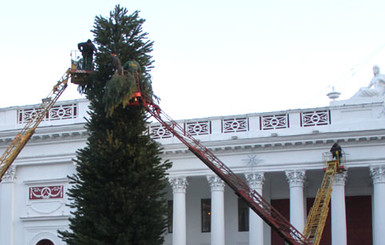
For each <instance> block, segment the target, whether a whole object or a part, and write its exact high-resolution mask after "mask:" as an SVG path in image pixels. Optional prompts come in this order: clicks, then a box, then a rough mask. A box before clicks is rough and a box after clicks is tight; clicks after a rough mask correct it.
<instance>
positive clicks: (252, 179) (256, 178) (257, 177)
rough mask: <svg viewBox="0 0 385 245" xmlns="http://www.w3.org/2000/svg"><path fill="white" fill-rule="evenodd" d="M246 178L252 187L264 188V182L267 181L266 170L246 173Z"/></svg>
mask: <svg viewBox="0 0 385 245" xmlns="http://www.w3.org/2000/svg"><path fill="white" fill-rule="evenodd" d="M245 178H246V180H247V184H248V185H249V186H250V189H252V190H256V189H262V187H263V183H264V181H265V173H264V172H252V173H245Z"/></svg>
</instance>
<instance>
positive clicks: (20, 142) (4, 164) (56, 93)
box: [0, 69, 70, 182]
mask: <svg viewBox="0 0 385 245" xmlns="http://www.w3.org/2000/svg"><path fill="white" fill-rule="evenodd" d="M69 78H70V69H68V70H67V71H66V72H65V73H64V75H63V76H62V78H61V79H60V80H59V81H58V82H57V83H56V84H55V86H54V87H53V88H52V90H51V92H50V93H49V95H48V96H47V97H46V98H44V99H43V100H42V103H41V105H40V106H39V107H38V108H37V109H36V114H34V115H33V116H31V118H29V120H28V122H27V123H26V124H25V126H24V128H23V129H22V130H21V131H20V132H19V133H18V134H17V135H16V136H15V138H14V139H13V141H12V142H11V144H10V145H9V146H8V148H7V149H6V150H5V152H4V153H3V155H2V156H1V158H0V182H1V179H2V178H3V176H4V174H5V172H6V171H7V170H8V168H9V167H10V166H11V165H12V163H13V161H14V160H15V159H16V157H17V156H18V155H19V153H20V152H21V150H22V149H23V148H24V146H25V144H27V142H28V140H29V139H30V138H31V137H32V135H33V134H34V133H35V130H36V128H37V127H38V126H39V124H40V123H41V121H43V120H44V118H45V117H46V115H47V113H48V112H49V110H50V109H51V108H52V106H53V105H54V104H55V103H56V101H57V100H58V99H59V97H60V95H61V94H62V93H63V92H64V90H65V89H66V88H67V83H68V79H69Z"/></svg>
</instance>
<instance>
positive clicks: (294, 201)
mask: <svg viewBox="0 0 385 245" xmlns="http://www.w3.org/2000/svg"><path fill="white" fill-rule="evenodd" d="M35 108H36V105H30V106H21V107H9V108H2V109H0V151H1V152H4V150H5V149H6V147H8V145H9V144H10V142H11V141H12V140H13V138H14V137H15V135H16V134H17V133H18V132H19V130H20V129H22V128H23V127H24V123H25V121H26V120H28V118H30V117H31V116H32V115H33V113H34V111H35ZM87 110H88V102H87V101H86V100H73V101H62V102H58V103H57V105H55V107H54V108H52V109H51V111H50V113H49V115H48V116H47V118H46V120H45V121H43V122H42V123H41V124H40V127H39V128H38V130H37V131H36V133H35V134H34V136H33V137H32V139H31V140H30V142H29V143H28V144H27V145H26V147H25V148H24V149H23V151H22V152H21V154H20V155H19V157H18V158H17V159H16V161H15V163H14V164H13V166H12V167H11V168H10V169H9V170H8V172H7V174H6V175H5V176H4V178H3V180H2V182H1V184H0V227H1V229H0V238H1V239H0V245H19V244H25V245H46V244H49V245H50V244H55V245H59V244H64V243H63V242H62V241H61V240H60V239H59V238H58V233H57V230H62V229H66V228H67V227H68V217H69V216H70V209H69V207H68V206H66V203H68V202H69V200H68V197H67V194H66V192H67V190H68V188H69V180H68V178H67V176H68V175H71V174H73V173H74V171H75V166H74V163H73V161H72V159H74V158H75V157H76V151H77V150H78V149H81V148H83V147H84V146H85V142H86V139H87V132H86V130H85V129H84V125H85V119H84V118H85V117H87ZM178 123H179V124H180V125H181V126H183V127H184V128H185V130H186V131H187V132H189V133H190V134H191V135H193V136H194V137H195V138H196V139H198V140H199V141H200V142H201V143H202V144H203V145H205V146H206V147H207V148H209V149H210V150H211V151H212V152H213V153H214V154H215V155H216V156H217V157H218V158H219V159H221V160H222V161H223V162H224V163H225V164H226V165H227V166H228V167H229V168H230V169H232V171H233V172H234V173H236V174H237V175H238V176H239V177H241V178H243V179H244V180H245V181H246V182H247V183H248V184H249V185H250V187H251V188H252V189H254V190H256V191H258V192H259V193H260V194H262V195H263V197H264V199H266V200H267V201H269V202H270V203H271V204H272V205H273V206H274V207H275V208H276V209H277V210H278V211H279V212H281V213H282V214H283V215H284V216H286V217H287V218H288V220H290V222H291V223H292V224H293V225H294V226H295V227H296V228H297V229H298V230H300V231H302V230H303V228H304V226H305V221H306V216H307V212H308V211H309V209H310V208H311V204H312V201H313V200H314V197H315V196H316V193H317V190H318V188H319V186H320V184H321V181H322V178H323V174H324V171H323V168H324V165H323V159H322V154H323V153H324V152H328V151H329V149H330V147H331V146H332V144H333V143H335V142H338V143H339V144H340V145H341V146H342V148H343V151H344V152H345V154H346V167H347V171H346V172H345V173H343V174H339V175H337V176H336V179H335V181H334V185H333V194H332V200H331V204H330V209H331V210H330V212H329V217H328V220H327V222H326V226H325V230H324V237H323V240H322V241H321V244H332V245H344V244H348V245H352V244H373V245H383V244H385V240H384V239H383V238H382V234H385V208H384V207H385V106H384V100H383V99H382V98H377V97H376V98H358V99H357V98H356V99H352V100H348V101H334V102H331V104H330V106H327V107H322V108H307V109H296V110H288V111H275V112H264V113H250V114H244V115H235V116H222V117H209V118H198V119H189V120H181V121H178ZM148 132H149V133H150V134H151V136H152V137H153V138H154V139H155V140H156V141H158V142H160V143H161V144H162V145H163V147H164V151H163V155H162V157H163V158H164V159H170V160H171V161H172V162H173V166H172V168H171V169H170V170H169V186H168V188H167V199H168V200H169V201H168V205H169V227H168V231H167V233H166V234H165V244H166V245H209V244H211V245H261V244H263V245H279V244H284V241H283V239H282V238H280V237H279V236H278V235H277V234H276V233H275V232H274V231H273V230H272V229H270V227H269V226H268V225H266V224H265V223H264V222H263V221H262V220H261V219H260V218H259V217H258V216H257V215H256V214H254V213H253V212H252V211H250V210H249V209H248V207H247V206H246V205H245V204H244V203H243V202H242V201H240V200H239V198H238V197H237V196H236V195H235V194H234V192H233V191H232V190H231V189H230V188H229V187H228V186H226V185H225V183H224V182H223V181H222V180H221V179H219V178H218V177H217V176H215V175H214V173H213V172H212V171H211V170H210V169H208V167H206V166H205V165H204V164H203V163H202V162H201V161H200V160H199V159H198V158H196V157H195V156H194V155H193V154H192V153H190V152H189V151H188V150H187V147H186V146H185V145H183V144H181V143H180V142H179V141H178V139H177V138H176V137H174V136H173V135H172V134H171V133H170V132H168V131H167V130H165V129H164V128H163V127H162V125H160V124H158V123H155V122H154V123H152V124H150V125H149V126H148Z"/></svg>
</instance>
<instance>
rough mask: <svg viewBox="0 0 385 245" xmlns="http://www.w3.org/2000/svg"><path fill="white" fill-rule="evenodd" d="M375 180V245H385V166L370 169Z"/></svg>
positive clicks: (373, 215)
mask: <svg viewBox="0 0 385 245" xmlns="http://www.w3.org/2000/svg"><path fill="white" fill-rule="evenodd" d="M370 173H371V176H372V179H373V214H372V217H373V245H383V244H384V234H385V206H384V203H385V165H380V166H372V167H370Z"/></svg>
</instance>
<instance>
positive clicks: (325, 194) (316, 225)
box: [303, 153, 344, 245]
mask: <svg viewBox="0 0 385 245" xmlns="http://www.w3.org/2000/svg"><path fill="white" fill-rule="evenodd" d="M339 154H341V153H337V157H336V158H335V159H334V160H331V161H327V167H326V170H325V175H324V178H323V180H322V184H321V187H320V188H319V189H318V192H317V196H316V198H315V200H314V204H313V207H312V208H311V209H310V212H309V215H308V217H307V220H306V225H305V229H304V232H303V234H304V236H305V237H306V238H307V239H309V240H310V241H311V242H313V244H314V245H318V244H319V243H320V241H321V238H322V233H323V230H324V227H325V222H326V219H327V217H328V213H329V203H330V198H331V195H332V190H333V189H332V186H333V182H334V176H335V174H336V173H337V172H342V171H344V168H343V167H342V166H341V165H340V159H341V156H339Z"/></svg>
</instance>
